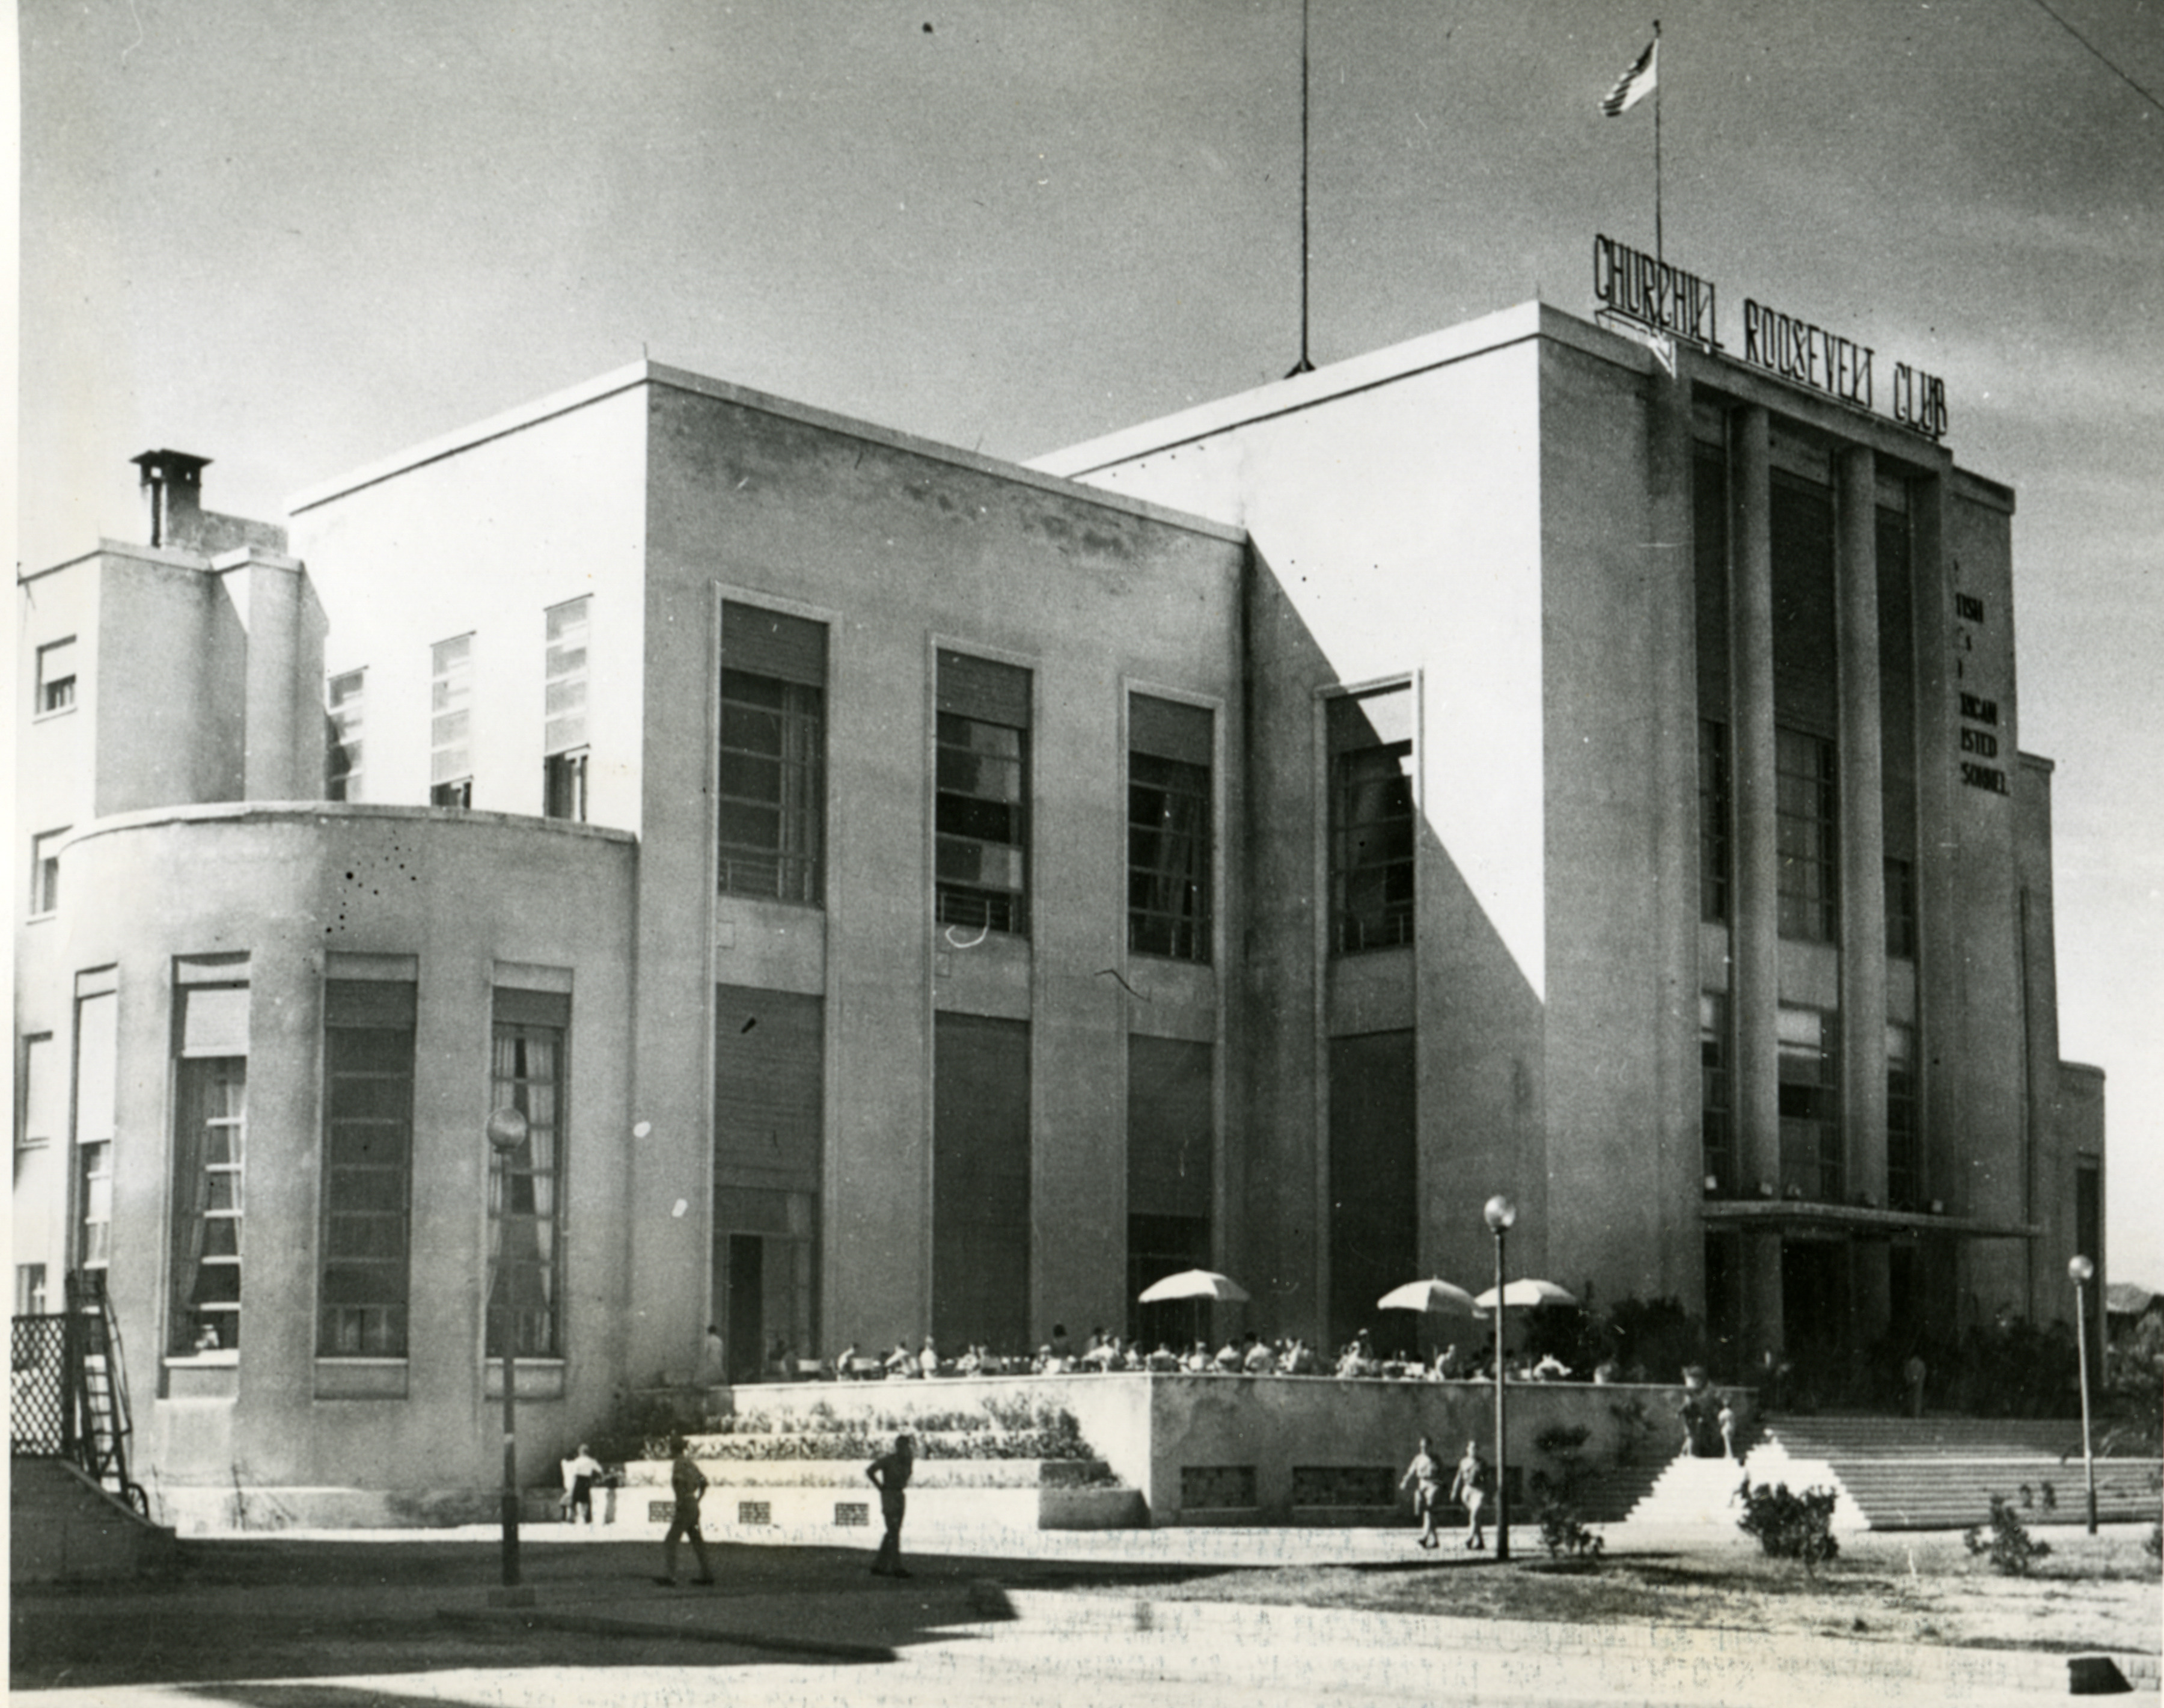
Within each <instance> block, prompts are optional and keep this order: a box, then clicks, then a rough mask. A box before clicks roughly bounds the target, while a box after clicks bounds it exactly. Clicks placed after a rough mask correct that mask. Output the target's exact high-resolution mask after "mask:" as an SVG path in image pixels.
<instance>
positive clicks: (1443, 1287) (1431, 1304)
mask: <svg viewBox="0 0 2164 1708" xmlns="http://www.w3.org/2000/svg"><path fill="white" fill-rule="evenodd" d="M1375 1308H1376V1309H1377V1310H1378V1311H1423V1312H1426V1313H1428V1314H1430V1315H1433V1314H1434V1313H1436V1312H1437V1311H1453V1312H1455V1313H1457V1314H1458V1315H1459V1316H1471V1315H1472V1314H1473V1295H1471V1294H1470V1293H1468V1292H1467V1291H1466V1290H1465V1289H1464V1288H1463V1287H1453V1286H1452V1285H1450V1283H1449V1282H1447V1281H1442V1280H1436V1279H1435V1278H1433V1277H1432V1276H1431V1277H1430V1278H1429V1279H1428V1280H1425V1281H1408V1282H1406V1283H1405V1285H1404V1286H1402V1287H1393V1288H1391V1289H1390V1290H1389V1292H1387V1293H1385V1294H1384V1295H1383V1296H1382V1297H1381V1298H1379V1299H1378V1300H1377V1301H1375Z"/></svg>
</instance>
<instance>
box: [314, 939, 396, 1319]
mask: <svg viewBox="0 0 2164 1708" xmlns="http://www.w3.org/2000/svg"><path fill="white" fill-rule="evenodd" d="M413 1016H414V989H413V986H412V985H409V984H405V983H400V982H392V981H388V980H386V981H382V982H378V981H376V980H361V979H334V980H328V982H326V984H325V985H324V986H323V1275H322V1283H321V1285H320V1286H319V1287H318V1290H317V1299H318V1321H317V1327H316V1351H317V1352H318V1354H320V1355H321V1356H323V1357H326V1358H366V1357H377V1358H402V1357H404V1356H405V1353H406V1327H407V1285H408V1264H407V1240H408V1228H409V1217H410V1216H411V1213H412V1211H411V1191H412V1154H413Z"/></svg>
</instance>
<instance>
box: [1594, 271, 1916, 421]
mask: <svg viewBox="0 0 2164 1708" xmlns="http://www.w3.org/2000/svg"><path fill="white" fill-rule="evenodd" d="M1593 294H1594V297H1597V298H1598V299H1599V302H1601V304H1602V306H1603V307H1604V308H1605V310H1606V311H1607V313H1608V314H1609V315H1612V316H1614V317H1615V318H1618V319H1620V320H1623V321H1625V322H1627V323H1630V325H1631V327H1633V328H1636V329H1638V330H1640V331H1642V332H1643V333H1645V334H1649V335H1650V336H1649V342H1651V343H1652V344H1653V349H1654V354H1655V355H1658V356H1659V357H1660V358H1661V361H1662V365H1663V366H1664V367H1666V368H1668V371H1670V372H1671V373H1673V372H1674V371H1675V362H1674V354H1673V345H1672V344H1671V343H1670V340H1672V339H1680V340H1682V341H1683V342H1684V343H1687V344H1696V345H1697V346H1698V347H1699V349H1703V350H1706V351H1708V352H1713V351H1718V350H1720V349H1721V348H1722V345H1721V342H1720V321H1719V317H1718V314H1717V312H1716V305H1717V302H1718V295H1717V292H1716V291H1715V286H1714V285H1713V284H1712V282H1711V281H1709V280H1705V279H1701V278H1700V277H1699V276H1698V275H1697V274H1695V273H1688V272H1685V271H1683V269H1682V268H1681V267H1676V266H1671V265H1668V262H1666V261H1665V260H1657V259H1655V258H1654V257H1653V256H1652V255H1647V254H1645V253H1644V252H1643V251H1641V250H1635V249H1632V248H1631V246H1630V245H1629V244H1622V243H1618V242H1617V241H1616V240H1615V239H1614V238H1612V237H1596V238H1594V240H1593ZM1876 355H1877V352H1876V351H1875V350H1873V349H1872V348H1871V347H1870V346H1869V345H1868V344H1858V343H1857V342H1856V341H1855V339H1850V338H1846V337H1843V336H1842V335H1841V334H1839V333H1837V332H1833V331H1830V330H1829V329H1828V328H1825V327H1823V326H1820V325H1817V324H1815V323H1813V322H1810V321H1807V320H1802V319H1799V318H1797V317H1796V316H1794V315H1792V314H1783V313H1781V312H1780V311H1779V310H1778V309H1775V308H1769V307H1767V306H1766V304H1764V303H1762V302H1753V301H1752V299H1750V298H1749V297H1746V298H1745V299H1744V302H1743V360H1744V361H1745V362H1746V363H1748V364H1749V365H1751V366H1752V367H1754V368H1758V369H1761V370H1762V371H1765V372H1767V373H1769V374H1773V375H1776V376H1778V377H1779V378H1781V379H1783V380H1786V381H1789V382H1790V383H1791V384H1793V385H1798V386H1808V387H1809V389H1810V390H1812V391H1814V392H1821V393H1823V394H1824V395H1825V396H1826V397H1830V398H1832V399H1834V401H1835V402H1839V403H1846V404H1847V405H1848V406H1849V407H1851V408H1853V409H1864V410H1872V409H1875V408H1876V407H1877V404H1878V399H1877V396H1876V391H1875V386H1874V384H1873V381H1874V374H1875V371H1874V367H1873V358H1874V357H1875V356H1876ZM1890 391H1891V398H1890V413H1892V416H1893V420H1894V421H1895V422H1896V423H1898V424H1899V425H1900V426H1903V427H1905V428H1908V429H1909V431H1910V432H1912V433H1917V434H1922V435H1923V436H1924V437H1925V439H1932V440H1934V441H1936V440H1937V439H1942V438H1944V437H1945V436H1946V382H1945V381H1943V380H1941V379H1939V378H1938V377H1937V376H1935V375H1931V374H1927V373H1925V372H1924V371H1922V370H1920V369H1918V368H1912V367H1910V366H1909V364H1908V363H1906V362H1896V363H1895V364H1894V365H1893V385H1892V386H1891V388H1890Z"/></svg>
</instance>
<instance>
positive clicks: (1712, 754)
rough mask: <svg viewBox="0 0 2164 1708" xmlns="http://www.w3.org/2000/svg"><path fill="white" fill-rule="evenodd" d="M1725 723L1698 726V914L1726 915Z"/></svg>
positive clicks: (1706, 916)
mask: <svg viewBox="0 0 2164 1708" xmlns="http://www.w3.org/2000/svg"><path fill="white" fill-rule="evenodd" d="M1730 810H1731V809H1730V794H1729V770H1728V726H1727V725H1726V724H1725V723H1715V722H1714V721H1713V720H1712V719H1710V718H1701V719H1700V720H1699V726H1698V910H1699V911H1698V917H1699V918H1701V919H1706V920H1712V921H1714V922H1722V921H1725V920H1726V919H1727V917H1728V881H1729V880H1728V873H1729V848H1730V843H1729V836H1730V828H1729V827H1730V823H1731V819H1730V817H1729V814H1730Z"/></svg>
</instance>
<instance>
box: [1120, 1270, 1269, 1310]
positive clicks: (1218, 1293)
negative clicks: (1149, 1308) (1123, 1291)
mask: <svg viewBox="0 0 2164 1708" xmlns="http://www.w3.org/2000/svg"><path fill="white" fill-rule="evenodd" d="M1246 1298H1247V1289H1246V1288H1245V1287H1242V1285H1240V1284H1239V1283H1238V1282H1237V1281H1236V1280H1232V1278H1231V1277H1230V1276H1228V1275H1221V1274H1218V1273H1217V1272H1216V1270H1215V1269H1182V1270H1181V1271H1180V1272H1179V1274H1176V1275H1167V1276H1166V1277H1165V1278H1164V1279H1163V1280H1161V1281H1152V1282H1151V1283H1150V1284H1149V1285H1148V1286H1147V1287H1145V1288H1143V1289H1142V1293H1141V1295H1140V1302H1142V1304H1144V1305H1161V1304H1163V1302H1164V1301H1166V1300H1168V1299H1224V1300H1228V1301H1232V1302H1234V1303H1236V1304H1237V1303H1238V1302H1240V1301H1243V1300H1245V1299H1246Z"/></svg>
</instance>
